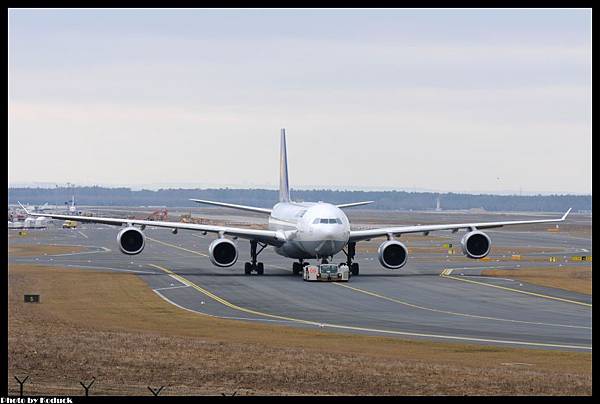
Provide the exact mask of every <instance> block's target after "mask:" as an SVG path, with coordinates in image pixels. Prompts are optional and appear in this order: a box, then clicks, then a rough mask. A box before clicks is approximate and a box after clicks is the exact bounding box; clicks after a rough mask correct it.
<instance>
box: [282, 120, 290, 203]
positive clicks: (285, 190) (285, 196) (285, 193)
mask: <svg viewBox="0 0 600 404" xmlns="http://www.w3.org/2000/svg"><path fill="white" fill-rule="evenodd" d="M289 201H290V187H289V183H288V169H287V150H286V147H285V129H283V128H282V129H281V153H280V156H279V202H289Z"/></svg>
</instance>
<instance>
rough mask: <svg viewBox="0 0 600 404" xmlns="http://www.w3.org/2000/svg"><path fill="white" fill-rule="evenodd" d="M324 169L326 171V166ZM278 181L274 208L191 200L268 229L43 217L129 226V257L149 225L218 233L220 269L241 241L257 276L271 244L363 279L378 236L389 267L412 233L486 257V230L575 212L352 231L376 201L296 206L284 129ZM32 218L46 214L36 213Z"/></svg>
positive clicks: (214, 255) (402, 260) (403, 254)
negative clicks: (253, 217)
mask: <svg viewBox="0 0 600 404" xmlns="http://www.w3.org/2000/svg"><path fill="white" fill-rule="evenodd" d="M324 169H325V170H326V169H327V168H326V167H324ZM357 169H358V168H357ZM279 178H280V182H279V202H278V203H277V204H275V206H273V208H272V209H266V208H258V207H253V206H244V205H236V204H231V203H224V202H214V201H206V200H201V199H191V200H192V201H194V202H198V203H203V204H209V205H215V206H221V207H227V208H232V209H238V210H244V211H249V212H255V213H260V214H263V215H265V217H266V218H267V219H268V224H269V229H268V230H256V229H246V228H237V227H228V226H213V225H203V224H194V223H175V222H165V221H151V220H134V219H119V218H104V217H82V216H74V215H55V214H45V215H44V216H47V217H52V218H56V219H64V220H76V221H79V222H90V223H102V224H111V225H117V226H125V227H124V228H123V229H122V230H120V231H119V233H118V234H117V243H118V245H119V248H120V250H121V251H122V252H123V253H124V254H129V255H135V254H139V253H141V252H142V250H143V249H144V247H145V236H144V233H143V230H144V229H145V227H146V226H153V227H164V228H169V229H171V230H172V232H173V233H177V231H178V230H190V231H200V232H203V233H204V234H206V233H215V234H216V235H217V238H216V239H215V240H214V241H213V242H212V243H211V244H210V246H209V249H208V254H209V257H210V260H211V262H212V263H213V264H214V265H216V266H219V267H230V266H232V265H233V264H235V263H236V261H237V259H238V243H237V239H238V238H241V239H247V240H249V241H250V261H248V262H246V264H245V273H246V274H251V273H252V272H253V271H255V272H257V273H258V274H262V273H263V271H264V265H263V263H262V262H258V255H259V254H260V253H261V252H262V251H263V250H264V249H265V248H266V247H267V246H272V247H273V248H274V249H275V252H276V253H277V254H279V255H282V256H284V257H288V258H292V259H294V260H297V262H294V263H293V266H292V269H293V272H294V273H295V274H297V273H300V272H301V271H302V268H303V266H304V265H306V264H307V262H306V261H305V260H308V259H317V260H321V262H322V263H327V262H328V261H329V260H331V259H332V257H333V256H334V255H335V254H337V253H339V252H340V251H343V252H344V253H345V255H346V263H347V265H348V266H349V267H350V271H351V273H352V275H358V273H359V265H358V263H357V262H354V257H355V255H356V243H358V242H360V241H363V240H370V239H373V238H377V237H385V238H387V240H385V241H383V242H382V243H381V245H380V246H379V249H378V251H377V255H378V258H379V262H380V263H381V265H382V266H384V267H385V268H389V269H399V268H402V267H403V266H404V265H405V264H406V262H407V259H408V250H407V248H406V246H405V245H404V244H403V243H402V242H400V241H399V240H397V239H396V237H399V236H400V235H402V234H407V233H423V234H424V235H428V234H429V233H430V232H432V231H438V230H451V231H452V232H453V233H456V232H458V231H459V230H465V231H466V234H465V235H464V236H463V237H462V239H461V246H462V250H463V253H464V254H465V255H466V256H468V257H470V258H474V259H481V258H484V257H486V256H487V255H488V254H489V252H490V248H491V240H490V237H489V236H488V235H487V234H485V233H483V232H482V231H481V230H482V229H491V228H497V227H502V226H509V225H519V224H534V223H550V222H562V221H564V220H565V219H566V217H567V215H568V214H569V212H570V211H571V209H569V210H568V211H567V212H566V213H565V214H564V215H563V216H562V217H561V218H557V219H544V220H519V221H504V222H483V223H459V224H435V225H417V226H395V227H382V228H376V229H369V230H351V228H350V221H349V220H348V217H347V216H346V214H345V213H344V211H343V209H347V208H350V207H353V206H360V205H365V204H368V203H372V201H366V202H354V203H345V204H339V205H334V204H330V203H325V202H293V201H292V200H291V198H290V190H289V184H288V166H287V150H286V136H285V129H282V130H281V156H280V166H279ZM74 206H75V199H74V197H73V203H72V207H73V208H74ZM70 211H71V209H70ZM73 211H75V209H73ZM30 214H31V215H32V216H41V215H40V214H35V213H30ZM136 226H137V227H136ZM228 237H231V238H228ZM258 247H260V249H258Z"/></svg>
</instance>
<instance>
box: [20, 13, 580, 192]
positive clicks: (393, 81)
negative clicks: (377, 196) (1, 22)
mask: <svg viewBox="0 0 600 404" xmlns="http://www.w3.org/2000/svg"><path fill="white" fill-rule="evenodd" d="M281 127H285V128H287V131H288V159H289V165H290V167H289V179H290V184H291V186H292V188H294V187H296V188H307V187H319V188H329V187H337V188H340V187H341V188H364V189H367V188H380V189H383V188H396V189H410V188H417V189H430V190H438V191H455V192H456V191H467V192H506V191H507V190H508V191H516V192H518V190H519V189H522V190H523V192H524V193H531V192H558V193H567V192H568V193H586V194H590V193H591V168H592V165H591V11H589V10H514V11H511V10H437V11H430V10H341V11H340V10H234V11H231V10H125V11H123V10H114V11H113V10H103V11H101V10H14V9H13V10H10V11H9V136H8V142H9V148H8V150H9V162H8V168H9V178H8V180H9V184H11V185H14V184H20V183H32V182H55V183H61V184H65V183H67V182H71V183H75V184H79V185H92V184H99V185H133V186H135V185H140V184H144V185H149V184H157V185H160V184H163V185H164V184H172V185H190V186H195V185H198V186H219V185H229V186H245V187H250V186H263V187H264V186H267V187H271V188H274V187H276V185H277V183H278V160H279V156H278V154H279V130H280V128H281Z"/></svg>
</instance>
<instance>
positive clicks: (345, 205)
mask: <svg viewBox="0 0 600 404" xmlns="http://www.w3.org/2000/svg"><path fill="white" fill-rule="evenodd" d="M373 202H375V201H364V202H352V203H342V204H341V205H335V206H337V207H338V208H340V209H344V208H351V207H353V206H362V205H368V204H370V203H373Z"/></svg>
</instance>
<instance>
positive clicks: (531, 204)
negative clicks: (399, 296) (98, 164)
mask: <svg viewBox="0 0 600 404" xmlns="http://www.w3.org/2000/svg"><path fill="white" fill-rule="evenodd" d="M74 192H75V201H76V204H77V205H106V206H110V205H113V206H119V205H120V206H163V205H164V206H167V207H173V206H179V207H188V206H198V204H196V203H194V202H191V201H190V200H189V199H190V198H196V199H208V200H216V201H222V202H230V203H238V204H242V205H252V206H258V207H267V208H270V207H272V206H273V205H274V204H275V203H276V202H277V198H278V191H276V190H269V189H230V188H220V189H159V190H157V191H151V190H139V191H133V190H131V189H130V188H105V187H99V186H93V187H78V188H75V189H74ZM72 195H73V189H72V188H66V187H62V188H60V187H59V188H9V190H8V201H9V203H11V204H12V203H17V201H21V202H22V203H28V204H35V205H38V204H40V205H41V204H43V203H45V202H48V204H50V205H61V206H64V204H65V203H66V202H70V201H71V196H72ZM438 197H439V198H440V205H441V208H442V210H453V209H473V208H482V209H485V210H487V211H540V212H563V211H565V210H566V209H568V208H569V207H572V208H573V210H574V211H579V210H583V211H591V209H592V196H591V195H535V196H529V195H528V196H519V195H491V194H483V195H473V194H458V193H443V194H438V193H433V192H405V191H381V192H378V191H333V190H328V189H321V190H292V199H294V200H295V201H314V202H317V201H323V202H330V203H335V204H340V203H349V202H358V201H368V200H372V201H375V203H373V204H371V205H366V206H364V207H362V208H364V209H383V210H433V209H435V207H436V204H437V198H438Z"/></svg>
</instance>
